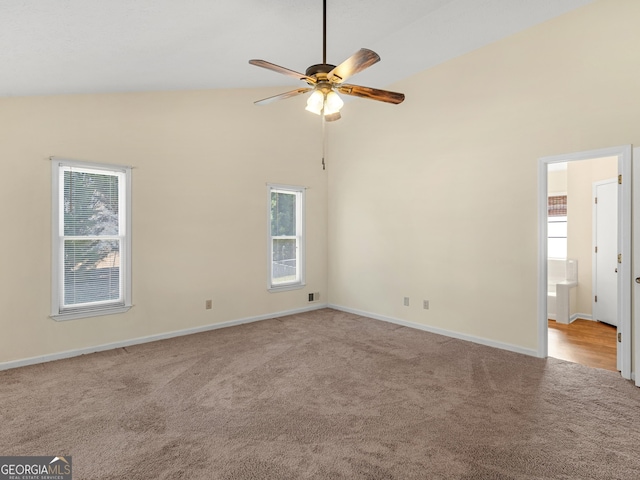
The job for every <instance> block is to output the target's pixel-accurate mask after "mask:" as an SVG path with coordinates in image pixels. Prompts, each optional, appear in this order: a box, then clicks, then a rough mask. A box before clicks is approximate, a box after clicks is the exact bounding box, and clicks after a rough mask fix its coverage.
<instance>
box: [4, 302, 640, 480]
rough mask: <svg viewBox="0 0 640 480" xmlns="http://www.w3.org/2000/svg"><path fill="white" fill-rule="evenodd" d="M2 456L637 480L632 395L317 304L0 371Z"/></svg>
mask: <svg viewBox="0 0 640 480" xmlns="http://www.w3.org/2000/svg"><path fill="white" fill-rule="evenodd" d="M0 426H1V429H0V431H1V435H0V455H72V457H73V465H74V478H75V479H77V480H84V479H118V480H121V479H133V480H137V479H172V480H175V479H190V480H194V479H261V480H262V479H306V478H313V479H403V480H404V479H440V478H455V479H482V478H493V479H513V478H517V479H538V478H545V479H565V478H566V479H568V478H572V479H573V478H575V479H616V478H619V479H637V478H640V389H637V388H636V387H635V386H633V385H632V384H631V383H630V382H627V381H625V380H623V379H621V377H620V376H619V375H618V374H616V373H614V372H608V371H604V370H597V369H590V368H587V367H583V366H581V365H577V364H572V363H568V362H564V361H561V360H554V359H548V360H540V359H536V358H532V357H527V356H524V355H518V354H515V353H510V352H505V351H501V350H497V349H492V348H489V347H483V346H480V345H476V344H472V343H467V342H463V341H459V340H454V339H450V338H446V337H442V336H438V335H433V334H429V333H426V332H421V331H416V330H412V329H409V328H404V327H399V326H397V325H392V324H387V323H383V322H379V321H376V320H372V319H368V318H363V317H359V316H356V315H351V314H346V313H343V312H338V311H335V310H330V309H325V310H319V311H315V312H310V313H305V314H301V315H293V316H288V317H284V318H280V319H274V320H267V321H262V322H258V323H253V324H248V325H243V326H239V327H233V328H227V329H222V330H215V331H211V332H207V333H201V334H197V335H191V336H186V337H180V338H175V339H171V340H165V341H161V342H155V343H150V344H145V345H139V346H135V347H127V348H126V350H125V349H119V350H113V351H108V352H102V353H97V354H92V355H86V356H82V357H77V358H73V359H68V360H62V361H57V362H52V363H47V364H42V365H35V366H30V367H24V368H19V369H14V370H8V371H4V372H0Z"/></svg>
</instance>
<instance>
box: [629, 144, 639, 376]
mask: <svg viewBox="0 0 640 480" xmlns="http://www.w3.org/2000/svg"><path fill="white" fill-rule="evenodd" d="M632 153H633V164H634V165H633V167H632V171H633V188H634V193H633V203H634V205H633V206H638V203H639V200H638V199H639V198H640V148H634V149H633V152H632ZM632 209H633V212H634V214H633V216H634V224H633V230H634V231H633V243H634V247H633V249H634V252H633V274H632V276H631V278H630V279H629V283H630V284H631V285H633V309H634V312H633V330H634V332H635V333H634V335H635V351H634V352H633V356H634V359H635V362H634V363H635V365H634V369H633V373H632V374H631V378H632V379H633V380H634V381H635V383H636V386H638V387H640V375H638V372H640V302H639V301H637V300H638V293H637V292H638V290H637V289H638V288H640V287H639V286H638V285H637V284H636V283H635V281H634V278H638V277H640V251H639V250H638V245H639V244H640V208H632Z"/></svg>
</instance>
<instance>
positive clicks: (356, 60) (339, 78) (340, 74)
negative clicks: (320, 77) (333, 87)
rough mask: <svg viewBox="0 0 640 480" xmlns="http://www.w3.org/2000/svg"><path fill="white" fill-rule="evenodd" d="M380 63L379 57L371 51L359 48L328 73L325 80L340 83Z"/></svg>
mask: <svg viewBox="0 0 640 480" xmlns="http://www.w3.org/2000/svg"><path fill="white" fill-rule="evenodd" d="M379 61H380V57H379V56H378V54H377V53H376V52H374V51H373V50H369V49H367V48H361V49H360V50H358V51H357V52H356V53H354V54H353V55H351V56H350V57H349V58H347V59H346V60H345V61H344V62H342V63H341V64H340V65H338V66H337V67H335V68H334V69H333V70H331V71H330V72H329V74H328V75H327V78H328V79H329V81H330V82H332V83H342V82H344V81H345V80H346V79H347V78H349V77H351V76H353V75H355V74H356V73H358V72H361V71H362V70H364V69H365V68H368V67H370V66H371V65H373V64H374V63H377V62H379Z"/></svg>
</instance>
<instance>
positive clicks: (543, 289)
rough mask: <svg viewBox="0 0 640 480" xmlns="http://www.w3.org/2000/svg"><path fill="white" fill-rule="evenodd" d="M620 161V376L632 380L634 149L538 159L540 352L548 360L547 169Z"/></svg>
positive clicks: (627, 148)
mask: <svg viewBox="0 0 640 480" xmlns="http://www.w3.org/2000/svg"><path fill="white" fill-rule="evenodd" d="M602 157H618V175H622V177H621V178H622V185H621V187H620V188H619V189H618V249H619V250H618V251H619V253H621V254H622V263H620V264H619V270H618V332H619V333H621V334H622V335H621V337H622V341H621V342H619V343H618V348H619V349H620V350H621V354H620V355H621V360H622V362H621V363H622V364H621V365H620V374H621V375H622V377H623V378H626V379H630V378H631V158H632V157H631V145H622V146H618V147H610V148H602V149H598V150H588V151H584V152H575V153H568V154H563V155H552V156H548V157H542V158H539V159H538V349H537V355H538V357H540V358H546V357H547V356H548V337H547V335H548V333H547V330H548V319H547V195H548V193H547V165H549V164H552V163H561V162H572V161H578V160H593V159H595V158H602Z"/></svg>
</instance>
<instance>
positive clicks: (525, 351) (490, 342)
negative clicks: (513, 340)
mask: <svg viewBox="0 0 640 480" xmlns="http://www.w3.org/2000/svg"><path fill="white" fill-rule="evenodd" d="M328 307H329V308H333V309H335V310H340V311H341V312H347V313H353V314H355V315H360V316H362V317H368V318H373V319H374V320H381V321H383V322H388V323H394V324H396V325H402V326H403V327H408V328H415V329H416V330H423V331H425V332H429V333H435V334H437V335H444V336H445V337H450V338H457V339H458V340H465V341H467V342H473V343H478V344H480V345H485V346H487V347H493V348H499V349H500V350H508V351H510V352H515V353H521V354H523V355H528V356H531V357H535V356H537V351H536V350H534V349H532V348H524V347H519V346H518V345H512V344H510V343H503V342H497V341H495V340H490V339H488V338H483V337H476V336H474V335H466V334H464V333H459V332H454V331H452V330H445V329H443V328H436V327H430V326H429V325H423V324H421V323H414V322H408V321H406V320H400V319H399V318H393V317H387V316H385V315H378V314H376V313H372V312H365V311H363V310H358V309H355V308H349V307H343V306H341V305H334V304H331V303H330V304H329V305H328Z"/></svg>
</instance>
